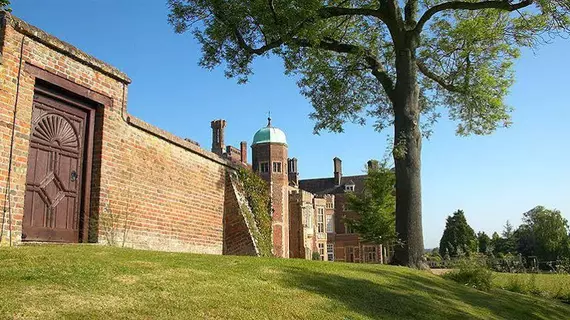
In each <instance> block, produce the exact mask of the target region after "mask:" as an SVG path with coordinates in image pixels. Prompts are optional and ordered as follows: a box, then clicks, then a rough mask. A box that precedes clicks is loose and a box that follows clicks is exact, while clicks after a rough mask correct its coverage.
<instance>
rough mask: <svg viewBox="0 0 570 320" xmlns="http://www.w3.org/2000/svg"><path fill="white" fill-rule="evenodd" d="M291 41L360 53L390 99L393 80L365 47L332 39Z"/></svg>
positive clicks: (307, 45) (343, 51)
mask: <svg viewBox="0 0 570 320" xmlns="http://www.w3.org/2000/svg"><path fill="white" fill-rule="evenodd" d="M292 42H293V43H294V44H296V45H298V46H300V47H312V48H315V47H318V48H321V49H324V50H328V51H333V52H337V53H348V54H361V55H363V56H364V60H365V61H366V63H367V64H368V65H367V67H368V69H370V71H371V73H372V75H373V76H374V77H375V78H376V79H377V80H378V81H379V82H380V84H381V85H382V87H383V88H384V90H385V91H386V94H387V95H388V97H389V98H390V99H392V97H393V94H394V82H393V81H392V78H391V77H390V75H389V74H388V72H387V71H386V69H384V66H382V64H381V63H380V61H378V59H376V57H375V56H374V55H373V54H372V53H371V52H370V51H369V50H367V49H365V48H362V47H360V46H357V45H353V44H347V43H340V42H338V41H336V40H333V39H327V40H324V41H320V42H317V43H314V42H310V41H308V40H306V39H297V38H294V39H292Z"/></svg>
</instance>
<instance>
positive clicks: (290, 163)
mask: <svg viewBox="0 0 570 320" xmlns="http://www.w3.org/2000/svg"><path fill="white" fill-rule="evenodd" d="M287 168H288V169H287V170H288V171H287V172H288V174H289V183H290V184H292V185H294V186H298V185H299V172H298V171H297V158H292V159H287Z"/></svg>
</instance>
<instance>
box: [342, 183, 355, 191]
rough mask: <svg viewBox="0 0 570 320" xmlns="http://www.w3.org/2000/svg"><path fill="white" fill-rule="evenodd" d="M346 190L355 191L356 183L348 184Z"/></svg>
mask: <svg viewBox="0 0 570 320" xmlns="http://www.w3.org/2000/svg"><path fill="white" fill-rule="evenodd" d="M344 191H354V185H353V184H347V185H345V186H344Z"/></svg>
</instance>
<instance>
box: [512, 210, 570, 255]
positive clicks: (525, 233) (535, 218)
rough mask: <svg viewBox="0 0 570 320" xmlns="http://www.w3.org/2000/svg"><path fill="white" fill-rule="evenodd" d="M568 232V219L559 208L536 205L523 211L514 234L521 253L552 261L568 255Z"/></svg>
mask: <svg viewBox="0 0 570 320" xmlns="http://www.w3.org/2000/svg"><path fill="white" fill-rule="evenodd" d="M568 232H569V229H568V221H567V220H566V219H564V217H562V214H561V213H560V211H559V210H549V209H546V208H545V207H543V206H537V207H535V208H533V209H532V210H530V211H528V212H526V213H524V215H523V224H522V225H521V226H520V227H519V229H518V230H517V232H515V234H516V238H517V244H518V248H519V251H522V252H521V254H524V255H527V256H537V257H538V259H539V260H543V261H554V260H557V259H561V258H562V257H563V256H567V255H568V241H569V238H568V237H569V236H568ZM567 257H568V256H567ZM568 258H570V257H568Z"/></svg>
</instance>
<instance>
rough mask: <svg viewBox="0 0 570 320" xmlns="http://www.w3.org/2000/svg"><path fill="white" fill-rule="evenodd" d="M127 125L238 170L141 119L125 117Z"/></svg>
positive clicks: (236, 166)
mask: <svg viewBox="0 0 570 320" xmlns="http://www.w3.org/2000/svg"><path fill="white" fill-rule="evenodd" d="M126 120H127V123H128V124H130V125H131V126H133V127H135V128H137V129H140V130H143V131H145V132H147V133H149V134H152V135H154V136H156V137H158V138H161V139H163V140H166V141H167V142H170V143H172V144H174V145H177V146H179V147H181V148H183V149H186V150H188V151H190V152H193V153H196V154H198V155H200V156H202V157H204V158H206V159H209V160H212V161H214V162H217V163H219V164H221V165H224V166H227V167H230V168H233V169H236V168H238V165H236V164H234V163H232V162H231V161H229V160H228V159H225V158H222V157H220V156H218V155H217V154H215V153H213V152H209V151H206V150H204V149H202V148H201V147H199V146H197V145H196V144H195V143H194V142H191V141H187V140H184V139H182V138H180V137H178V136H175V135H174V134H172V133H170V132H168V131H166V130H163V129H160V128H158V127H155V126H153V125H151V124H150V123H148V122H145V121H143V120H141V119H138V118H136V117H134V116H131V115H129V116H127V119H126Z"/></svg>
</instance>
